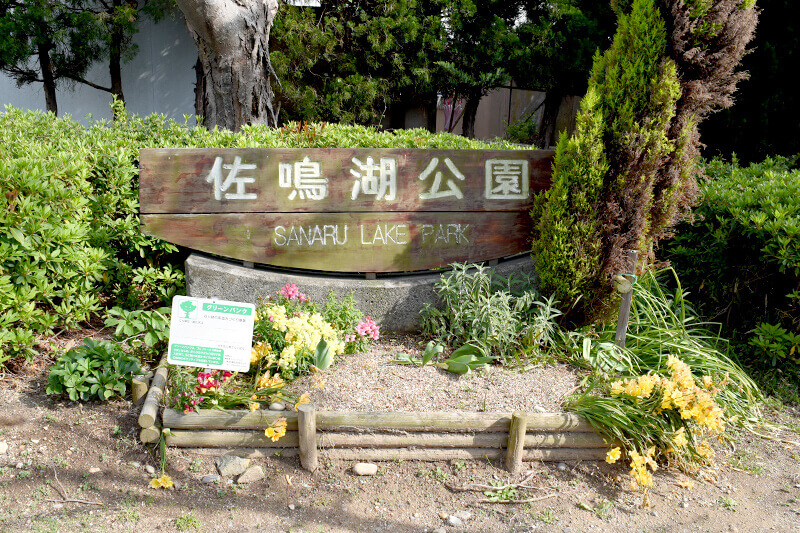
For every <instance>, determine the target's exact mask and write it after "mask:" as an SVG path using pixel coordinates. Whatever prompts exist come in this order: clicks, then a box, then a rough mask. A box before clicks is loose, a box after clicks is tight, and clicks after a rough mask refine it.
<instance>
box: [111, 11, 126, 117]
mask: <svg viewBox="0 0 800 533" xmlns="http://www.w3.org/2000/svg"><path fill="white" fill-rule="evenodd" d="M121 4H122V2H121V0H114V7H117V6H119V5H121ZM122 39H123V35H122V28H120V27H119V25H114V27H113V29H112V30H111V46H110V47H109V54H108V56H109V57H108V73H109V74H110V75H111V94H112V95H114V96H116V97H117V100H120V101H122V102H124V101H125V95H124V94H122Z"/></svg>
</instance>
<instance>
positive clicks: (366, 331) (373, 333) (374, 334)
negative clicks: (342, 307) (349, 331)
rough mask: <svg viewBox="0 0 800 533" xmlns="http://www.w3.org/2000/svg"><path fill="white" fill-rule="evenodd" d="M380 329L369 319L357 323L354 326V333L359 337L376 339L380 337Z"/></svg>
mask: <svg viewBox="0 0 800 533" xmlns="http://www.w3.org/2000/svg"><path fill="white" fill-rule="evenodd" d="M380 331H381V328H380V326H378V325H377V324H376V323H375V322H374V321H373V320H372V319H371V318H370V317H366V318H365V319H364V320H362V321H361V322H359V323H358V325H357V326H356V333H358V336H359V337H369V338H370V339H373V340H375V339H377V338H378V337H379V336H380Z"/></svg>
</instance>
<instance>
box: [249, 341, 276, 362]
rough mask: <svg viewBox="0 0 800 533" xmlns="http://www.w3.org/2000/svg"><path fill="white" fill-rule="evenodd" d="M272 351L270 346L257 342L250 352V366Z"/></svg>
mask: <svg viewBox="0 0 800 533" xmlns="http://www.w3.org/2000/svg"><path fill="white" fill-rule="evenodd" d="M271 351H272V346H270V345H269V343H266V342H259V343H258V344H256V345H255V346H253V348H252V349H251V350H250V364H251V365H255V364H256V363H258V362H259V361H261V360H262V359H263V358H264V357H266V356H267V355H268V354H269V353H270V352H271Z"/></svg>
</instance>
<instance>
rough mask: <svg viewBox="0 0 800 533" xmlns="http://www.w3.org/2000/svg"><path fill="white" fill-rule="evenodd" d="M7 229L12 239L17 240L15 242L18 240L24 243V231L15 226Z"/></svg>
mask: <svg viewBox="0 0 800 533" xmlns="http://www.w3.org/2000/svg"><path fill="white" fill-rule="evenodd" d="M8 231H9V233H11V236H12V237H14V239H16V240H17V242H19V243H20V244H23V245H24V244H25V234H24V233H22V232H21V231H20V230H18V229H17V228H9V230H8Z"/></svg>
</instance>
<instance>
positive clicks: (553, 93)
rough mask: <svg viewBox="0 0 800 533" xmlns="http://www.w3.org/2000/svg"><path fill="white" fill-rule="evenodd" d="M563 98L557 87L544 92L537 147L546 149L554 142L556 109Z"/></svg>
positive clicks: (559, 106)
mask: <svg viewBox="0 0 800 533" xmlns="http://www.w3.org/2000/svg"><path fill="white" fill-rule="evenodd" d="M563 99H564V93H563V92H562V91H561V89H558V88H555V89H550V90H549V91H547V93H546V94H545V97H544V109H543V110H542V122H541V125H540V126H539V134H538V135H537V139H536V146H537V147H538V148H542V149H544V150H546V149H547V148H548V147H550V146H553V145H555V144H556V141H557V139H556V119H558V110H559V109H560V108H561V100H563Z"/></svg>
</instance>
